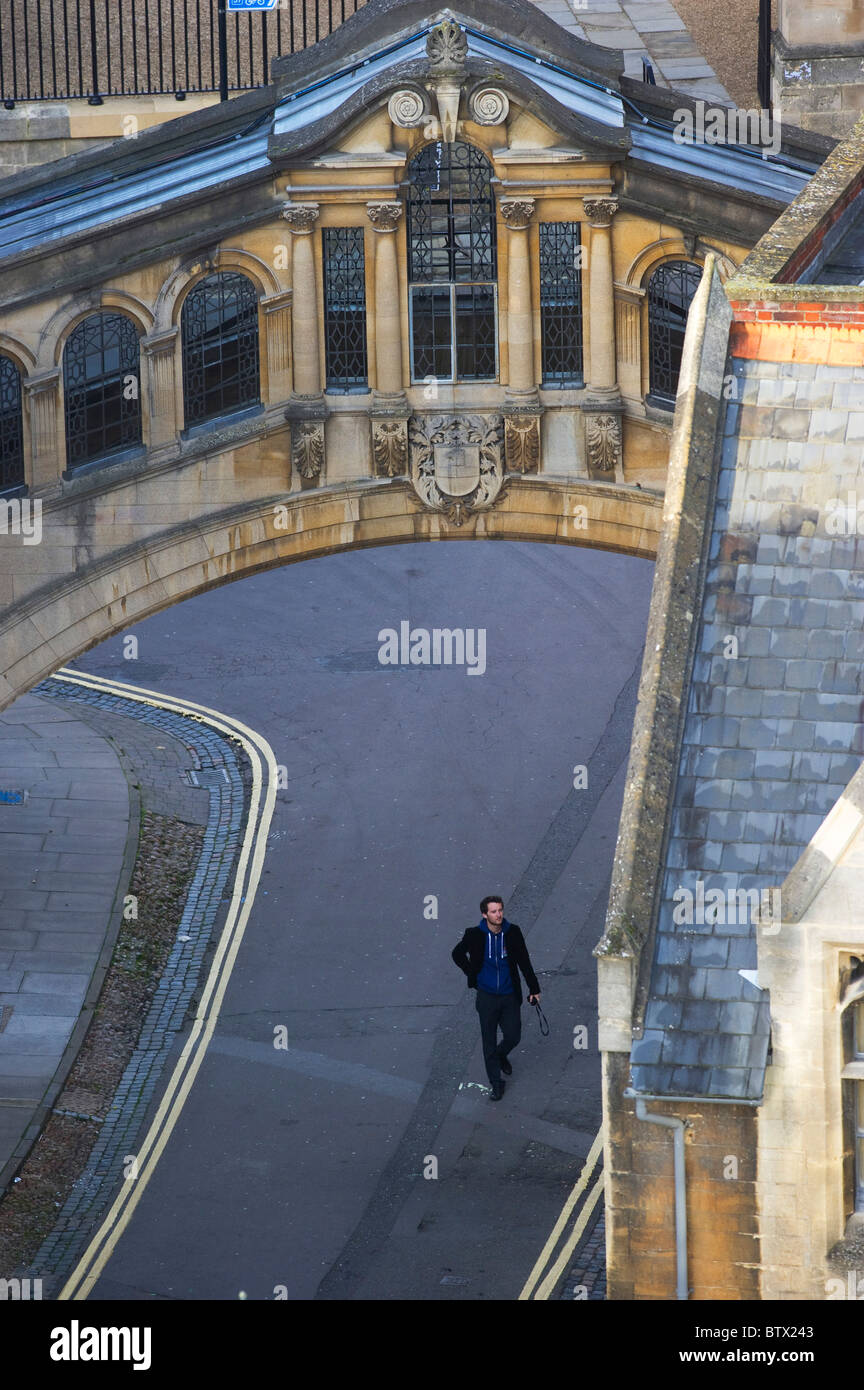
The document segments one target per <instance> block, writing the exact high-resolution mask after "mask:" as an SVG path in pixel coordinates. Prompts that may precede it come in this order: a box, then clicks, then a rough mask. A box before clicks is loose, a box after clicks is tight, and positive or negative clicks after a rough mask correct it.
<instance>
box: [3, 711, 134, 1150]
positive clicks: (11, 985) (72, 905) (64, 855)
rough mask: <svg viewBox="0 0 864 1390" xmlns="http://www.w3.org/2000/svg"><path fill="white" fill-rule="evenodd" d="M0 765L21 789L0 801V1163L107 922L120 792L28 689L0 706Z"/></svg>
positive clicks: (89, 745)
mask: <svg viewBox="0 0 864 1390" xmlns="http://www.w3.org/2000/svg"><path fill="white" fill-rule="evenodd" d="M0 763H2V769H0V778H2V782H3V785H7V786H14V787H15V788H16V789H18V788H20V789H22V790H24V791H25V792H26V793H27V799H26V801H25V802H24V803H23V804H21V805H4V806H0V961H2V969H0V991H2V993H0V1003H2V1005H3V1007H4V1008H8V1009H11V1014H10V1015H9V1016H8V1018H7V1021H6V1024H5V1026H4V1028H3V1031H2V1032H0V1172H2V1170H3V1169H4V1168H5V1167H6V1165H7V1164H8V1163H9V1162H10V1160H11V1159H12V1157H13V1155H14V1154H15V1153H16V1150H17V1149H18V1146H19V1144H20V1143H21V1141H22V1138H23V1136H24V1135H25V1133H26V1132H27V1130H28V1128H29V1127H30V1125H31V1124H32V1122H33V1120H34V1117H35V1116H36V1114H37V1112H38V1111H39V1108H40V1106H41V1105H42V1103H43V1098H44V1097H45V1095H46V1092H48V1091H49V1090H50V1087H51V1082H52V1078H53V1077H54V1075H55V1073H56V1072H57V1069H58V1067H59V1066H60V1064H61V1061H62V1059H63V1054H64V1052H65V1050H66V1046H67V1044H68V1042H69V1038H70V1036H71V1034H72V1032H73V1029H74V1027H75V1024H76V1023H77V1021H78V1012H79V1009H80V1006H81V1004H82V1003H83V1002H84V997H85V995H86V993H87V987H88V985H89V983H90V980H91V977H92V975H93V971H94V968H95V966H96V963H97V961H98V959H99V956H100V953H101V951H102V948H103V945H104V943H105V938H106V934H107V933H108V930H109V928H110V925H111V913H112V909H113V906H114V901H115V894H116V893H117V889H118V884H119V883H120V880H121V876H122V874H123V870H124V861H125V856H126V847H127V839H128V836H129V789H128V785H127V782H126V775H125V773H124V771H123V768H122V766H121V764H120V761H119V759H118V757H117V754H116V753H115V752H114V750H113V748H112V747H111V745H110V743H109V742H108V741H107V739H106V738H105V737H103V736H102V735H101V734H100V733H99V732H97V731H96V730H95V729H93V728H92V727H91V726H90V725H89V724H87V723H86V722H84V721H83V720H81V719H79V718H77V717H75V715H74V713H73V712H72V711H68V710H66V709H63V708H61V707H60V706H55V705H54V704H53V703H52V702H50V701H48V700H45V699H40V698H39V697H38V696H35V695H24V696H22V697H21V698H20V699H19V700H16V701H15V703H14V705H12V706H11V708H10V709H8V710H6V711H5V712H4V713H3V714H2V715H0ZM69 768H72V769H74V778H73V775H71V774H70V772H69V771H68V769H69ZM73 781H74V790H73ZM78 807H81V808H82V809H83V811H84V813H85V814H84V815H83V816H79V815H78V813H77V808H78ZM96 874H98V877H96V876H95V875H96ZM22 1080H23V1081H24V1082H25V1083H26V1084H25V1085H24V1086H23V1088H22V1084H21V1083H22Z"/></svg>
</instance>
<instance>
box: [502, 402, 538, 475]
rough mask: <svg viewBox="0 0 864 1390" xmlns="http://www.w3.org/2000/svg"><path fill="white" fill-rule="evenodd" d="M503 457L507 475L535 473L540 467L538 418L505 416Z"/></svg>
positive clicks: (532, 416) (535, 416) (533, 416)
mask: <svg viewBox="0 0 864 1390" xmlns="http://www.w3.org/2000/svg"><path fill="white" fill-rule="evenodd" d="M504 456H505V458H506V460H507V472H508V473H536V472H537V470H538V469H539V467H540V416H539V415H505V417H504Z"/></svg>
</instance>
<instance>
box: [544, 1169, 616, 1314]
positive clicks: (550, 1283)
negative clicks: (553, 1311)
mask: <svg viewBox="0 0 864 1390" xmlns="http://www.w3.org/2000/svg"><path fill="white" fill-rule="evenodd" d="M602 1191H603V1174H602V1173H601V1174H600V1176H599V1178H598V1179H597V1181H596V1182H595V1184H594V1186H593V1187H592V1189H591V1191H590V1193H589V1194H588V1196H587V1197H586V1199H585V1205H584V1206H583V1208H582V1210H581V1211H580V1213H579V1219H578V1221H577V1222H576V1225H575V1226H574V1227H573V1230H572V1231H571V1233H570V1238H569V1240H568V1241H567V1244H566V1245H565V1246H564V1249H563V1250H562V1251H561V1254H560V1255H559V1256H558V1259H557V1260H556V1261H555V1264H554V1265H553V1266H552V1268H551V1269H550V1271H549V1273H548V1274H547V1275H546V1278H545V1279H544V1280H543V1283H542V1284H541V1285H540V1287H539V1289H538V1290H537V1292H536V1293H535V1295H534V1297H535V1299H537V1300H540V1299H547V1298H548V1297H549V1295H550V1294H551V1293H552V1291H553V1289H554V1288H555V1285H556V1284H557V1283H558V1280H559V1279H560V1278H561V1275H562V1274H563V1273H564V1270H565V1269H566V1268H567V1261H568V1260H569V1259H570V1256H571V1255H572V1254H573V1251H574V1250H575V1249H576V1246H577V1245H578V1244H579V1241H580V1240H581V1238H582V1232H583V1231H584V1230H585V1227H586V1225H587V1224H588V1217H589V1216H590V1215H591V1213H592V1211H593V1210H594V1208H595V1207H596V1205H597V1203H598V1201H599V1199H600V1194H601V1193H602Z"/></svg>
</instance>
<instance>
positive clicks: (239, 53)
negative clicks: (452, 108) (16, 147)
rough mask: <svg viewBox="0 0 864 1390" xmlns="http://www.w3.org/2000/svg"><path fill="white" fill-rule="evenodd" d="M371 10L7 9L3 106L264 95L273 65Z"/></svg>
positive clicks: (2, 28) (180, 4) (89, 2)
mask: <svg viewBox="0 0 864 1390" xmlns="http://www.w3.org/2000/svg"><path fill="white" fill-rule="evenodd" d="M363 3H364V0H278V4H277V8H275V9H273V10H268V11H263V12H262V11H253V12H249V13H245V12H238V11H231V12H230V13H228V14H227V15H225V16H224V24H222V23H220V19H221V16H220V4H219V0H0V101H3V102H4V103H5V104H6V105H7V106H8V105H9V103H11V102H17V101H58V100H59V101H63V100H66V99H70V98H74V97H87V98H88V99H89V100H90V101H91V102H92V103H94V104H96V103H98V102H99V101H101V99H102V98H104V97H106V96H150V95H157V94H160V93H164V94H174V95H179V96H184V95H185V94H186V93H187V92H218V91H220V90H222V93H223V95H227V92H228V91H239V90H243V89H246V88H249V87H260V86H263V85H264V84H265V83H266V82H267V81H268V80H269V72H270V63H271V61H272V59H273V58H275V57H277V56H279V55H280V54H283V53H296V52H299V51H300V50H301V49H304V48H308V47H309V46H310V45H311V44H313V43H317V42H318V40H319V39H322V38H326V36H327V35H328V34H330V33H332V31H333V30H334V29H336V28H338V26H339V25H340V24H342V23H343V22H344V20H346V19H348V18H350V16H351V15H352V14H354V12H355V11H356V10H358V9H360V8H361V7H362V5H363ZM220 31H221V34H220ZM220 37H221V42H220Z"/></svg>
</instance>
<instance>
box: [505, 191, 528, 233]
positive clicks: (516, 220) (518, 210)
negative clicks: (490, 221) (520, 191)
mask: <svg viewBox="0 0 864 1390" xmlns="http://www.w3.org/2000/svg"><path fill="white" fill-rule="evenodd" d="M536 206H537V203H536V200H535V199H534V198H499V200H498V207H499V209H500V212H501V218H502V221H503V222H504V226H505V227H508V228H509V229H510V231H511V232H524V231H525V229H526V228H527V226H528V224H529V222H530V221H531V218H532V217H533V216H534V209H535V207H536Z"/></svg>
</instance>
